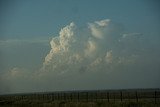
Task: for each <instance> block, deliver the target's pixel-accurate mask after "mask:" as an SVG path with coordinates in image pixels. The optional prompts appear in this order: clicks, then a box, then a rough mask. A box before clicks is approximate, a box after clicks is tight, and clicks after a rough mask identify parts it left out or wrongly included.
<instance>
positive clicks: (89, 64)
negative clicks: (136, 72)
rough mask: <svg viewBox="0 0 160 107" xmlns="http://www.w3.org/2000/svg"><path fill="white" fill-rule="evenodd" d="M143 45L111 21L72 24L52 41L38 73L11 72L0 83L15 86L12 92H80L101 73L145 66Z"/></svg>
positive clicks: (143, 42) (15, 69)
mask: <svg viewBox="0 0 160 107" xmlns="http://www.w3.org/2000/svg"><path fill="white" fill-rule="evenodd" d="M145 43H146V42H145V41H144V38H143V35H142V34H140V33H124V31H123V27H122V26H120V25H118V24H116V23H113V22H112V21H111V20H110V19H105V20H100V21H95V22H93V23H88V24H87V26H86V28H79V27H78V26H76V24H75V23H73V22H72V23H70V24H69V25H67V26H66V27H64V28H62V29H61V31H60V33H59V35H58V36H56V37H53V38H52V40H51V41H50V46H51V49H50V52H49V53H48V54H47V55H46V57H45V59H44V62H43V65H42V67H41V68H40V69H39V70H37V71H36V72H30V73H28V71H27V72H25V71H24V70H22V69H19V68H13V69H12V70H10V71H9V72H7V73H5V74H4V75H1V79H2V80H3V82H4V83H6V84H10V85H11V84H14V86H13V87H16V88H15V91H19V90H22V89H24V90H25V88H26V87H28V88H26V90H27V91H33V90H34V89H35V91H37V90H47V87H48V89H51V90H52V89H64V90H65V89H72V88H73V87H74V88H76V87H77V89H82V87H83V85H82V86H81V85H80V83H81V84H84V83H86V84H87V83H88V82H87V81H88V80H89V79H93V80H94V79H95V78H97V75H99V74H100V75H101V73H102V74H103V73H108V72H117V71H118V72H121V71H122V70H124V69H123V68H125V69H127V70H131V71H132V69H133V68H134V69H136V68H135V66H136V65H139V63H141V64H142V63H143V64H144V63H145V62H143V61H142V59H141V58H144V56H145V55H146V53H147V51H146V44H145ZM145 58H146V57H145ZM22 71H23V72H22ZM92 74H93V75H92ZM100 75H99V76H100ZM101 76H102V75H101ZM5 81H10V83H7V82H5ZM75 81H76V82H78V83H79V84H78V83H76V82H75ZM98 81H100V80H98ZM21 82H23V83H21ZM25 84H26V85H25ZM51 84H52V85H51ZM66 84H69V85H66ZM102 85H103V84H102ZM85 86H90V85H89V83H88V85H85ZM13 87H12V88H11V90H13ZM59 87H60V88H59ZM38 88H39V89H38Z"/></svg>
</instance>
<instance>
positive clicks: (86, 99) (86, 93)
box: [86, 92, 88, 102]
mask: <svg viewBox="0 0 160 107" xmlns="http://www.w3.org/2000/svg"><path fill="white" fill-rule="evenodd" d="M86 100H87V102H88V92H86Z"/></svg>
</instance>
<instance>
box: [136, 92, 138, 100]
mask: <svg viewBox="0 0 160 107" xmlns="http://www.w3.org/2000/svg"><path fill="white" fill-rule="evenodd" d="M136 101H137V102H138V93H137V91H136Z"/></svg>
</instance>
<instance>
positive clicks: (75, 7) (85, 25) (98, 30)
mask: <svg viewBox="0 0 160 107" xmlns="http://www.w3.org/2000/svg"><path fill="white" fill-rule="evenodd" d="M159 11H160V2H159V0H27V1H25V0H12V1H11V0H1V1H0V23H1V24H0V73H1V74H2V75H1V76H0V80H1V81H0V85H1V86H2V87H4V88H0V89H1V91H0V93H7V92H28V91H49V90H50V91H52V90H71V89H73V88H75V89H102V88H111V89H113V88H156V87H158V88H160V85H158V84H159V82H158V81H160V80H159V77H160V72H159V69H160V68H159V64H160V59H159V54H160V49H159V45H160V43H159V41H160V20H159V19H160V12H159ZM71 22H73V23H71ZM75 29H76V30H75ZM72 33H73V34H74V35H72ZM102 38H103V40H102ZM72 40H73V41H72ZM74 40H75V41H74ZM83 52H84V53H83ZM67 58H69V59H67ZM72 58H74V60H73V59H72ZM104 59H106V60H104ZM73 62H74V64H75V65H74V66H73ZM105 64H106V65H105ZM93 65H94V66H93ZM69 70H70V71H71V72H68V71H69ZM72 71H75V72H72ZM76 71H78V72H80V74H78V73H77V72H76ZM85 71H86V73H84V72H85ZM92 71H93V73H92ZM98 71H102V72H98ZM108 71H109V72H108ZM37 72H38V74H39V75H41V76H42V77H41V76H40V77H38V76H37ZM44 72H45V73H44ZM57 72H59V73H57ZM104 72H107V73H104ZM26 73H27V74H26ZM28 73H31V74H28ZM47 73H48V74H47ZM61 74H62V75H61ZM24 75H25V76H24ZM33 75H34V76H33ZM55 75H56V76H55ZM59 75H61V76H59ZM6 76H7V77H8V78H10V79H8V78H7V77H6ZM22 77H25V79H26V80H24V79H22ZM98 77H101V79H99V78H98ZM111 77H112V78H111ZM6 78H7V79H8V80H7V79H6ZM31 78H32V79H31ZM33 78H34V79H33ZM35 78H36V79H35ZM37 78H38V80H37ZM62 78H63V79H62ZM77 78H78V79H77ZM135 78H137V79H136V80H135ZM27 79H28V80H27ZM52 79H53V80H52ZM72 79H73V80H75V82H74V81H72ZM39 80H41V81H39ZM54 80H56V81H57V82H53V84H52V82H51V81H54ZM8 81H10V82H8ZM84 81H85V84H83V83H84ZM12 82H13V83H12ZM92 82H95V85H92V84H91V83H92ZM24 83H27V85H24ZM41 83H42V84H41ZM78 83H79V84H81V85H77V84H78ZM137 83H138V84H137ZM13 84H14V86H13ZM35 84H38V85H35ZM51 84H52V85H53V87H50V85H51ZM57 84H62V85H57ZM66 84H70V85H69V86H66ZM105 84H107V85H105ZM23 87H24V88H26V89H23ZM36 87H38V88H39V89H38V88H36ZM55 87H56V88H55Z"/></svg>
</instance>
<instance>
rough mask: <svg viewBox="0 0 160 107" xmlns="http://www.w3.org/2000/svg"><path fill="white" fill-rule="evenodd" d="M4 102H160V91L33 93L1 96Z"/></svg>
mask: <svg viewBox="0 0 160 107" xmlns="http://www.w3.org/2000/svg"><path fill="white" fill-rule="evenodd" d="M3 100H43V101H47V100H48V101H71V102H74V101H77V102H80V101H85V102H91V101H107V102H116V101H119V102H123V101H135V102H139V101H152V102H154V103H157V102H160V90H156V91H155V90H138V91H137V90H136V91H135V90H131V91H130V90H119V91H117V90H116V91H112V90H111V91H100V90H99V91H72V92H53V93H32V94H16V95H1V96H0V101H3Z"/></svg>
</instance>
